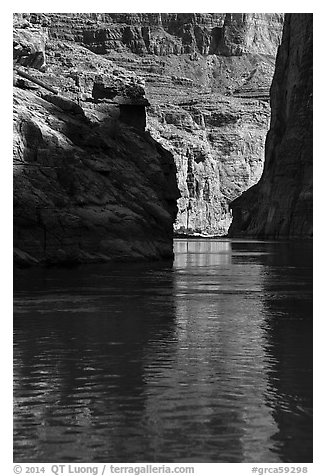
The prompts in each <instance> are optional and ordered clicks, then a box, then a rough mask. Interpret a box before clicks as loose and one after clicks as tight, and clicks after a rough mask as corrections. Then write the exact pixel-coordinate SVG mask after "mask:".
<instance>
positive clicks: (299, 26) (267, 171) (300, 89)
mask: <svg viewBox="0 0 326 476" xmlns="http://www.w3.org/2000/svg"><path fill="white" fill-rule="evenodd" d="M312 24H313V21H312V14H287V15H286V17H285V25H284V33H283V38H282V44H281V46H280V48H279V52H278V55H277V61H276V71H275V76H274V79H273V83H272V88H271V108H272V118H271V127H270V131H269V132H268V136H267V140H266V160H265V165H264V172H263V175H262V177H261V180H260V181H259V183H258V184H257V185H255V186H253V187H252V188H251V189H249V190H248V191H247V192H245V193H244V194H243V195H242V196H241V197H239V198H237V199H236V200H235V201H234V202H233V203H232V210H233V214H234V219H233V223H232V226H231V229H230V235H231V236H256V237H261V238H309V237H312V84H313V82H312V79H313V72H312V71H313V69H312V68H313V61H312V30H313V28H312Z"/></svg>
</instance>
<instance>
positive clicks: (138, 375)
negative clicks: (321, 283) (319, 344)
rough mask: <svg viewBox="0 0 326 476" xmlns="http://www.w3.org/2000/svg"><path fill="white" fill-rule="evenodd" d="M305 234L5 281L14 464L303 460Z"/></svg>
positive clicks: (308, 342)
mask: <svg viewBox="0 0 326 476" xmlns="http://www.w3.org/2000/svg"><path fill="white" fill-rule="evenodd" d="M311 262H312V259H311V247H310V245H307V244H294V243H292V244H287V243H284V244H281V243H267V242H254V241H253V242H243V241H229V240H224V241H218V240H176V241H175V261H174V263H173V264H172V263H171V264H167V263H165V264H150V265H149V264H147V265H144V264H142V265H131V264H128V265H120V266H114V267H112V265H110V266H109V265H97V266H85V267H81V268H78V269H69V270H59V269H47V270H45V269H44V270H25V271H19V272H17V276H16V278H15V301H14V308H15V318H14V394H15V395H14V397H15V407H14V452H15V461H25V462H27V461H29V462H32V461H33V462H38V461H39V462H40V461H42V462H54V461H74V462H78V461H84V462H90V461H94V462H101V461H110V462H121V461H123V462H159V461H160V462H162V461H166V462H180V461H189V462H191V461H192V462H309V461H312V381H311V379H312V289H311V280H312V277H311Z"/></svg>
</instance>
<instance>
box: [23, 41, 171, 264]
mask: <svg viewBox="0 0 326 476" xmlns="http://www.w3.org/2000/svg"><path fill="white" fill-rule="evenodd" d="M47 52H48V55H47V70H46V72H41V71H38V70H37V69H34V70H30V71H29V73H30V75H32V76H33V77H35V78H37V79H39V80H42V82H43V83H44V84H48V85H51V86H52V87H53V88H56V89H57V90H58V91H60V94H59V95H55V94H49V93H48V91H46V90H45V89H44V88H42V87H40V86H35V84H34V83H33V82H30V81H27V82H26V84H18V85H17V86H16V87H15V88H14V252H15V262H16V263H17V264H20V265H27V264H65V263H84V262H94V261H108V260H112V259H115V260H138V259H167V258H169V259H171V258H172V257H173V244H172V235H173V222H174V219H175V216H176V212H177V207H176V200H177V198H178V197H179V192H178V188H177V184H176V168H175V164H174V161H173V156H172V155H171V154H170V153H169V152H168V151H166V150H165V149H164V148H163V147H162V146H161V145H160V144H158V143H157V142H155V140H154V139H153V138H152V137H151V136H150V135H149V133H148V132H145V130H144V129H145V117H146V116H145V105H146V104H148V102H147V100H146V99H145V98H144V89H143V87H142V85H141V82H139V81H138V80H137V78H136V76H135V75H134V74H131V73H128V72H126V71H124V70H123V69H121V68H117V66H116V65H114V64H112V63H111V62H109V61H107V60H104V59H102V58H99V57H98V56H97V55H95V54H94V53H91V52H90V51H88V50H86V49H85V48H83V47H79V46H77V45H72V44H69V45H68V44H63V43H60V42H59V43H58V42H56V41H50V42H49V44H47ZM19 64H20V65H21V62H20V63H19ZM21 67H22V66H20V68H21ZM32 71H34V72H33V73H32ZM29 83H30V84H29ZM31 84H34V86H35V87H34V88H33V89H32V88H31ZM99 91H101V94H100V93H99ZM126 108H127V109H128V108H131V109H132V112H133V119H134V121H135V124H131V125H130V124H127V123H126V121H125V120H124V114H126ZM137 114H139V115H138V116H137ZM127 116H128V117H129V115H128V114H127ZM135 125H137V127H135Z"/></svg>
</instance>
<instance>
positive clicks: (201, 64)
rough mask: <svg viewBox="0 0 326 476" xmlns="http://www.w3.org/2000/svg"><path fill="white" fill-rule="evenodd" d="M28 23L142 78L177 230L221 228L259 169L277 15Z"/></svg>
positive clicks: (37, 19) (68, 18)
mask: <svg viewBox="0 0 326 476" xmlns="http://www.w3.org/2000/svg"><path fill="white" fill-rule="evenodd" d="M25 21H28V22H29V23H30V24H31V26H34V27H36V26H38V25H42V26H43V28H44V29H46V31H47V33H48V36H49V38H50V39H51V41H57V42H63V43H64V44H66V45H76V43H77V44H79V45H82V46H84V47H86V48H88V49H89V50H91V51H93V52H95V53H97V54H98V55H99V56H100V57H101V58H103V59H106V60H109V61H111V62H112V63H114V64H115V65H116V66H117V68H118V69H119V68H120V70H121V69H122V68H123V69H124V70H127V71H129V72H130V73H134V74H135V75H136V76H137V77H138V78H140V77H141V78H143V81H144V83H143V84H144V88H145V91H146V97H147V98H148V100H149V103H150V106H149V107H148V108H147V129H148V131H149V132H150V133H151V135H152V136H153V137H154V138H155V140H156V141H158V142H160V143H161V144H162V145H163V147H164V148H165V149H168V150H169V151H170V152H171V153H172V155H173V157H174V161H175V164H176V167H177V172H178V186H179V189H180V192H181V197H180V199H179V200H178V214H177V218H176V221H175V225H174V228H175V231H176V232H178V233H194V232H198V233H204V234H217V235H225V234H226V233H227V230H228V228H229V225H230V223H231V218H232V217H231V213H230V210H229V203H230V202H231V201H232V200H234V199H235V198H236V197H238V196H239V195H240V194H241V193H242V192H243V191H244V190H246V189H248V188H249V187H251V186H252V185H253V184H255V183H256V182H257V181H258V180H259V178H260V176H261V173H262V170H263V162H264V144H265V137H266V134H267V130H268V127H269V120H270V109H269V87H270V84H271V80H272V76H273V73H274V60H275V56H276V51H277V47H278V45H279V42H280V37H281V31H282V27H283V15H281V14H260V13H253V14H249V13H247V14H238V13H207V14H196V13H189V14H187V13H173V14H172V13H164V14H163V13H162V14H159V13H155V14H154V13H153V14H141V13H139V14H114V13H112V14H109V13H101V14H99V13H96V14H90V13H89V14H29V15H26V16H25Z"/></svg>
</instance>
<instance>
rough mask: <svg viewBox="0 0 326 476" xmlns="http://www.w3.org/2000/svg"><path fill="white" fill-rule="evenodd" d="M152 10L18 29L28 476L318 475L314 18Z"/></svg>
mask: <svg viewBox="0 0 326 476" xmlns="http://www.w3.org/2000/svg"><path fill="white" fill-rule="evenodd" d="M161 6H162V10H164V5H163V4H161ZM196 6H197V7H198V10H199V11H200V10H201V7H205V6H204V5H200V4H197V5H196V4H195V5H194V4H191V8H190V4H189V10H192V9H193V8H196ZM210 6H211V5H210ZM47 7H48V6H47V5H46V4H43V10H44V12H46V10H47ZM82 7H85V5H80V7H79V8H80V10H82ZM154 7H155V8H154ZM217 7H221V8H222V9H223V8H224V9H226V8H228V3H224V4H223V3H222V4H221V5H217V4H216V5H215V7H214V8H216V9H217ZM306 7H307V10H308V11H309V9H310V7H309V3H307V5H306ZM24 8H26V10H27V9H28V8H29V7H28V3H26V7H24ZM53 8H55V5H54V4H52V5H51V8H49V10H51V11H52V9H53ZM152 8H153V10H152V11H154V10H156V9H157V8H156V6H154V4H153V5H152ZM242 8H243V10H246V9H247V6H246V3H243V7H242ZM89 9H90V10H91V9H92V4H88V5H87V8H86V7H85V11H86V10H89ZM110 9H111V10H112V9H115V10H116V11H119V3H117V4H115V5H113V4H108V5H107V10H110ZM176 9H177V8H176ZM95 10H97V9H96V8H95V4H94V11H95ZM137 10H138V11H139V12H140V11H141V8H138V7H137V4H134V5H133V8H131V9H130V11H131V12H130V13H127V12H124V13H102V12H97V11H96V12H95V13H94V12H93V13H91V12H86V13H77V12H73V11H72V10H71V12H70V13H42V12H39V13H28V12H23V10H21V11H20V12H18V13H17V12H16V13H14V14H13V17H12V19H13V25H12V27H11V30H12V31H13V33H12V34H13V190H12V191H13V254H14V262H13V330H12V332H13V412H12V419H13V463H14V464H15V466H14V472H15V473H22V474H25V473H26V472H31V471H26V468H30V467H34V471H32V472H34V473H38V472H39V469H40V468H41V463H44V464H47V463H51V464H52V466H51V465H49V466H48V467H49V468H51V471H52V473H51V472H50V470H49V472H45V473H44V468H43V474H45V476H46V475H47V474H56V475H59V474H60V475H61V474H69V473H70V472H71V473H73V472H75V473H77V472H79V473H89V474H107V475H109V474H113V473H114V472H117V473H118V472H119V471H118V470H119V469H121V467H119V466H117V467H116V468H118V470H117V471H115V470H114V468H115V467H114V466H113V465H114V464H120V465H121V464H124V465H125V466H124V467H125V468H129V469H130V468H134V469H135V468H136V467H137V468H138V470H139V474H140V472H143V473H146V472H147V474H154V473H155V472H161V473H166V472H171V473H173V472H174V473H179V474H180V473H182V474H196V471H195V469H194V468H195V467H196V464H197V463H210V464H209V465H207V468H208V467H211V464H216V463H250V465H249V466H248V469H247V470H246V471H244V472H243V473H241V474H243V475H245V474H248V475H249V474H256V475H258V474H263V473H262V472H261V470H262V469H263V468H264V467H266V468H274V467H276V466H277V467H280V468H283V470H282V471H280V472H283V473H287V472H291V471H290V469H289V468H295V470H294V471H292V472H294V473H295V474H298V473H309V470H308V469H309V468H311V463H313V462H314V458H313V20H314V19H315V14H313V13H286V12H277V13H200V12H199V13H195V12H194V11H195V10H194V11H193V12H192V13H186V11H187V8H185V9H184V12H178V13H156V12H153V13H146V12H145V13H139V12H138V13H134V11H136V12H137ZM293 10H294V9H293ZM17 11H18V10H17ZM104 11H105V9H103V12H104ZM121 11H122V10H121ZM143 11H145V10H143ZM148 11H149V10H148ZM172 11H173V9H172ZM10 34H11V32H10ZM8 251H9V252H10V250H8ZM5 253H6V252H5ZM102 463H103V464H104V463H105V465H103V464H102ZM108 463H109V464H111V469H110V466H108ZM60 464H61V465H62V467H64V468H65V471H66V472H62V471H61V472H60ZM96 464H98V465H99V466H98V468H100V467H101V468H104V469H103V472H102V473H101V471H102V469H101V470H99V471H100V472H98V473H97V471H98V468H97V467H96ZM135 464H137V466H135ZM264 464H265V466H264ZM309 464H310V466H309ZM69 465H72V466H69ZM78 465H79V466H78ZM94 465H95V466H94ZM133 465H134V466H133ZM139 465H140V466H139ZM155 465H156V466H155ZM169 465H170V466H169ZM256 465H257V466H256ZM273 465H274V466H273ZM275 465H276V466H275ZM48 467H47V466H46V468H48ZM214 467H216V468H217V470H218V465H216V466H214ZM238 467H239V469H240V467H241V465H239V466H238ZM17 468H18V469H17ZM35 468H38V470H37V471H36V470H35ZM56 468H57V469H56ZM92 468H93V469H92ZM96 468H97V469H96ZM139 468H140V469H139ZM141 468H143V469H144V470H143V471H142V470H141ZM146 468H147V469H146ZM155 468H156V469H157V468H161V470H160V471H156V470H155ZM162 468H163V469H162ZM251 468H252V469H251ZM95 469H96V471H95ZM16 470H17V471H16ZM70 470H71V471H70ZM73 470H74V471H73ZM168 470H169V471H168ZM170 470H171V471H170ZM46 471H47V470H46ZM92 471H93V472H92ZM125 471H126V472H128V471H127V470H125ZM133 471H134V470H130V471H129V473H130V474H131V473H132V472H133ZM121 472H122V471H120V473H121ZM274 472H275V471H274ZM134 474H137V473H135V472H134ZM203 474H204V473H203ZM212 474H213V473H212ZM214 474H216V475H217V474H220V475H221V476H222V474H223V475H224V474H229V473H223V472H221V471H220V472H215V473H214ZM230 474H231V473H230ZM237 474H240V473H237ZM320 474H321V473H320ZM197 475H198V476H199V473H197Z"/></svg>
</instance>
